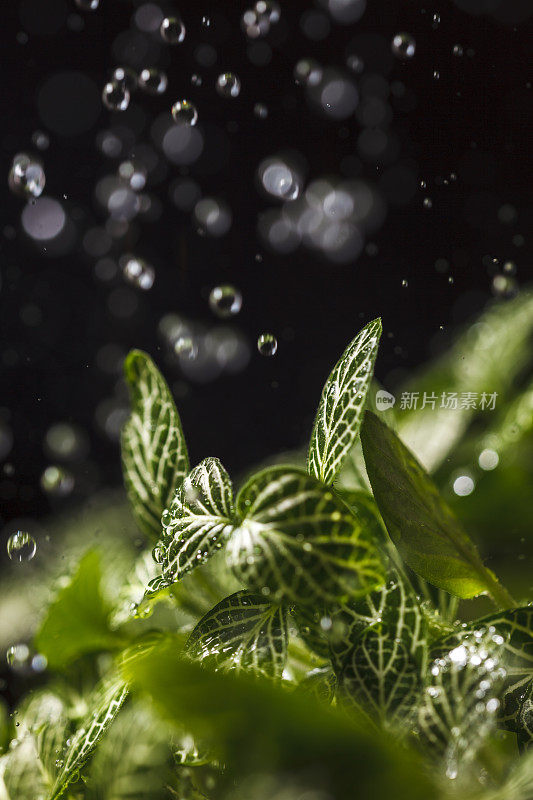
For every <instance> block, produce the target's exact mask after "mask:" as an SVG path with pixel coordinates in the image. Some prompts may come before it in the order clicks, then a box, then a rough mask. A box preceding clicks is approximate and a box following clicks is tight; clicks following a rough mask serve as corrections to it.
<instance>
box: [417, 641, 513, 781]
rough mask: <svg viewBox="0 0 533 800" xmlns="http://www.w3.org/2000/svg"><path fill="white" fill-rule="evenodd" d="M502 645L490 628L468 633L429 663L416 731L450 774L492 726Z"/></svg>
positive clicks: (468, 757)
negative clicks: (440, 759) (441, 760)
mask: <svg viewBox="0 0 533 800" xmlns="http://www.w3.org/2000/svg"><path fill="white" fill-rule="evenodd" d="M502 643H503V639H502V637H501V636H499V635H498V634H495V632H494V628H491V627H489V628H485V629H478V630H476V631H475V633H470V632H467V633H465V634H464V635H463V636H462V637H461V640H460V643H457V644H456V646H454V647H453V648H452V649H451V650H444V651H440V652H439V651H436V653H437V652H438V655H437V657H436V658H435V659H434V660H433V662H432V663H431V664H430V668H429V670H428V673H427V685H426V687H425V689H424V691H423V694H422V697H421V701H420V704H419V707H418V709H417V715H416V725H417V733H418V735H419V737H420V739H421V740H422V741H423V742H424V743H425V744H426V745H427V746H428V747H429V748H430V749H431V750H432V751H433V752H434V754H435V755H436V756H438V757H440V758H442V759H443V764H444V768H445V770H446V774H447V776H448V777H449V778H455V777H456V776H457V774H458V772H459V769H460V768H461V769H463V768H464V767H465V766H466V765H467V764H468V762H470V761H472V759H474V758H475V756H476V754H477V752H478V750H479V749H480V747H481V746H482V745H483V743H484V742H485V740H486V738H487V737H488V735H489V734H490V733H491V732H492V731H493V729H494V728H495V726H496V720H497V712H498V708H499V700H498V696H499V693H500V691H501V688H502V686H503V682H504V679H505V669H504V668H503V665H502ZM434 655H435V653H434Z"/></svg>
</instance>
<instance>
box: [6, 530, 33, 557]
mask: <svg viewBox="0 0 533 800" xmlns="http://www.w3.org/2000/svg"><path fill="white" fill-rule="evenodd" d="M36 550H37V545H36V543H35V539H34V538H33V536H32V535H31V534H29V533H27V532H26V531H17V532H16V533H13V534H12V535H11V536H10V537H9V539H8V540H7V554H8V556H9V558H10V559H11V561H18V562H20V563H22V562H25V561H31V560H32V558H33V557H34V555H35V551H36Z"/></svg>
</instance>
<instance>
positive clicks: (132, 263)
mask: <svg viewBox="0 0 533 800" xmlns="http://www.w3.org/2000/svg"><path fill="white" fill-rule="evenodd" d="M122 274H123V275H124V277H125V279H126V280H127V281H128V283H131V284H132V285H133V286H136V287H137V288H138V289H142V290H143V291H148V289H151V288H152V286H153V285H154V280H155V270H154V268H153V267H152V266H151V265H150V264H148V263H147V262H146V261H145V260H144V259H142V258H136V257H135V256H129V257H126V258H125V259H124V261H123V265H122Z"/></svg>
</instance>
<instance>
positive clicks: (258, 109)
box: [254, 103, 268, 119]
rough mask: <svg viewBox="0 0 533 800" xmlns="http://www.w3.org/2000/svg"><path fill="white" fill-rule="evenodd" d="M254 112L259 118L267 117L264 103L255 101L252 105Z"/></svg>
mask: <svg viewBox="0 0 533 800" xmlns="http://www.w3.org/2000/svg"><path fill="white" fill-rule="evenodd" d="M254 114H255V116H256V117H259V119H266V118H267V117H268V108H267V107H266V106H265V105H264V103H256V104H255V106H254Z"/></svg>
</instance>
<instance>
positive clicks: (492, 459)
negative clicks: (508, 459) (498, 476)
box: [478, 448, 500, 471]
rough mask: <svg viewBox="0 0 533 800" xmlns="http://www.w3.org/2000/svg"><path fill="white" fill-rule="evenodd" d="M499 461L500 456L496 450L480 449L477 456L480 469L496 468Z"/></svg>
mask: <svg viewBox="0 0 533 800" xmlns="http://www.w3.org/2000/svg"><path fill="white" fill-rule="evenodd" d="M499 463H500V457H499V455H498V453H497V452H496V450H490V449H488V448H487V449H485V450H482V451H481V453H480V454H479V457H478V464H479V466H480V467H481V469H484V470H486V471H490V470H493V469H496V467H497V466H498V464H499Z"/></svg>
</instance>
